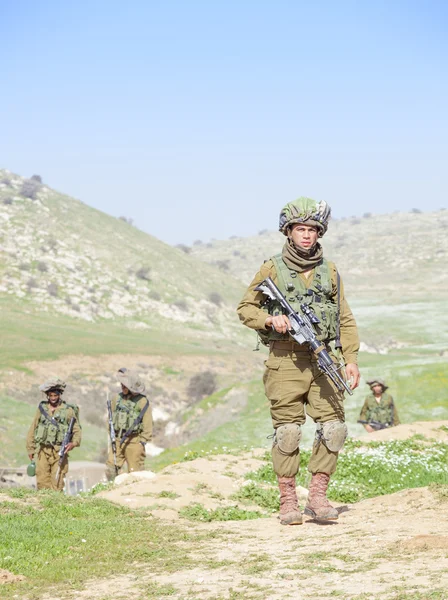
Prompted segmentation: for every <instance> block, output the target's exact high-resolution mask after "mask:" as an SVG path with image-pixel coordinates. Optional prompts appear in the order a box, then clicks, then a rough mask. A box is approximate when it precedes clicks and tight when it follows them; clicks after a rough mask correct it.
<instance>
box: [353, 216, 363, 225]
mask: <svg viewBox="0 0 448 600" xmlns="http://www.w3.org/2000/svg"><path fill="white" fill-rule="evenodd" d="M360 223H361V219H358V218H357V217H353V218H352V220H351V224H352V225H359V224H360Z"/></svg>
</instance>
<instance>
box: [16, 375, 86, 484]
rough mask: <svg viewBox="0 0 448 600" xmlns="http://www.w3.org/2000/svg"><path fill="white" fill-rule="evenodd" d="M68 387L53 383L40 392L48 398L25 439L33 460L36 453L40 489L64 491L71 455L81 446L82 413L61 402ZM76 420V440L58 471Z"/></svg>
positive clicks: (74, 438)
mask: <svg viewBox="0 0 448 600" xmlns="http://www.w3.org/2000/svg"><path fill="white" fill-rule="evenodd" d="M65 387H66V384H65V382H64V381H61V380H60V379H50V380H49V381H46V382H45V383H43V384H42V385H41V386H40V387H39V389H40V391H41V392H42V393H43V394H45V395H46V397H47V398H46V400H42V402H41V403H40V404H39V407H38V409H37V412H36V415H35V417H34V420H33V422H32V423H31V427H30V428H29V431H28V435H27V438H26V449H27V453H28V456H29V458H30V460H33V458H34V456H35V454H36V452H37V461H36V481H37V489H38V490H43V489H48V490H57V491H59V492H61V491H62V490H63V489H64V480H65V475H66V474H67V471H68V453H69V452H70V450H72V449H73V448H75V447H76V446H79V445H80V444H81V425H80V422H79V409H78V407H77V406H76V405H75V404H68V403H67V402H65V401H64V400H63V399H62V394H63V393H64V390H65ZM72 417H74V418H75V422H74V425H73V436H72V439H71V441H70V442H69V443H68V445H67V446H66V449H65V454H64V460H63V463H62V465H61V468H60V470H59V472H58V467H59V464H58V463H59V459H60V456H59V450H60V449H61V445H62V443H63V440H64V436H65V434H66V432H67V430H68V427H69V423H70V421H71V419H72Z"/></svg>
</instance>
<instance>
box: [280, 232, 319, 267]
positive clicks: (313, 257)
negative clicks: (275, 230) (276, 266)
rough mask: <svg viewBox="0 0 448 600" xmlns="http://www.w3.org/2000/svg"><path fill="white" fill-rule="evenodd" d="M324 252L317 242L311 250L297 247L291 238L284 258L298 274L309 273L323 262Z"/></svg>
mask: <svg viewBox="0 0 448 600" xmlns="http://www.w3.org/2000/svg"><path fill="white" fill-rule="evenodd" d="M323 254H324V250H323V248H322V246H321V245H320V244H319V242H317V244H316V245H315V246H313V247H312V248H310V249H309V250H305V249H304V248H300V247H299V246H296V245H295V244H294V243H293V242H292V240H290V239H289V238H288V239H287V240H286V242H285V245H284V246H283V250H282V258H283V260H284V262H285V264H286V266H287V267H288V269H292V270H293V271H297V272H298V273H303V272H304V271H309V270H310V269H313V268H314V267H317V265H318V264H320V263H321V262H322V258H323Z"/></svg>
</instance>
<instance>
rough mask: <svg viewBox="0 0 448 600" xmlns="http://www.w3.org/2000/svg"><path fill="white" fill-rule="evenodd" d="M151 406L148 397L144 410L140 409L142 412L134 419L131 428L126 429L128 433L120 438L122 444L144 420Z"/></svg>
mask: <svg viewBox="0 0 448 600" xmlns="http://www.w3.org/2000/svg"><path fill="white" fill-rule="evenodd" d="M148 408H149V401H148V399H147V398H146V404H145V406H144V407H143V408H142V410H141V411H140V414H139V415H138V417H137V418H136V419H135V420H134V422H133V423H132V425H131V426H130V427H129V429H128V430H127V431H126V433H125V434H124V435H123V437H122V438H121V440H120V444H123V442H125V441H126V439H127V438H128V437H129V436H130V435H131V433H132V432H133V431H134V429H135V428H136V427H137V426H138V425H140V423H141V422H142V421H143V417H144V416H145V412H146V411H147V410H148Z"/></svg>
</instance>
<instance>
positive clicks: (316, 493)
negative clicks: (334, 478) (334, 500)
mask: <svg viewBox="0 0 448 600" xmlns="http://www.w3.org/2000/svg"><path fill="white" fill-rule="evenodd" d="M329 482H330V475H327V474H326V473H314V475H313V476H312V477H311V483H310V489H309V495H308V501H307V503H306V506H305V511H304V512H305V514H306V515H308V516H310V517H313V519H317V520H318V521H332V520H334V519H337V518H338V516H339V515H338V511H337V510H336V509H335V508H334V506H331V504H330V503H329V502H328V500H327V489H328V483H329Z"/></svg>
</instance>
